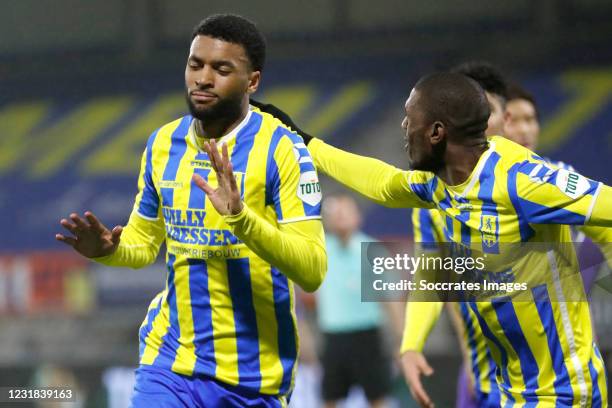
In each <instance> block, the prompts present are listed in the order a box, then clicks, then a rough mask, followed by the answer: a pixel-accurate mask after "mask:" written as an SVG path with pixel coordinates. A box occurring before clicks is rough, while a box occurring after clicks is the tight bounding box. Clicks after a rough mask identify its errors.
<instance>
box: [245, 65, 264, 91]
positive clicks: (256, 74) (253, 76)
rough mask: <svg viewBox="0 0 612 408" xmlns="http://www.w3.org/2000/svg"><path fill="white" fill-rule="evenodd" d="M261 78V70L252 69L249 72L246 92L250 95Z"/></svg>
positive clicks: (255, 89)
mask: <svg viewBox="0 0 612 408" xmlns="http://www.w3.org/2000/svg"><path fill="white" fill-rule="evenodd" d="M260 79H261V71H253V72H251V73H250V74H249V85H248V87H247V93H248V94H249V95H250V94H252V93H255V91H257V88H258V87H259V80H260Z"/></svg>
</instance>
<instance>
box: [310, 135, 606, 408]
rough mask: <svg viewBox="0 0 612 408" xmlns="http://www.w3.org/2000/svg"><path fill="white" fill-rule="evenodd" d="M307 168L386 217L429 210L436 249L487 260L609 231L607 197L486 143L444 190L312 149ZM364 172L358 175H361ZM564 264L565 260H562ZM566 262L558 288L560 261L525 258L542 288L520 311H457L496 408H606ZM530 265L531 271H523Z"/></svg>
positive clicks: (503, 306)
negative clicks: (388, 211) (467, 320)
mask: <svg viewBox="0 0 612 408" xmlns="http://www.w3.org/2000/svg"><path fill="white" fill-rule="evenodd" d="M309 149H310V151H311V154H312V156H313V158H314V160H315V164H316V165H317V168H318V169H319V170H321V171H323V172H325V173H326V174H328V175H330V176H332V177H333V178H334V179H336V180H338V181H340V182H342V183H343V184H345V185H347V186H348V187H350V188H353V189H354V190H355V191H357V192H359V193H361V194H363V195H365V196H366V197H368V198H370V199H372V200H373V201H376V202H379V203H381V204H383V205H387V206H392V207H421V208H437V209H438V210H439V211H440V212H441V213H442V214H443V218H444V224H445V229H446V232H447V233H446V239H447V240H449V241H450V242H454V243H456V244H460V245H461V246H463V247H467V248H477V249H478V250H479V251H480V252H485V253H487V254H492V255H495V254H496V253H498V252H499V249H500V244H501V243H506V244H509V243H524V242H546V243H557V242H559V243H561V242H570V231H569V226H567V225H562V224H575V225H581V224H586V223H589V224H591V225H598V226H603V227H611V226H612V211H611V210H610V209H609V208H608V207H606V206H605V205H604V203H605V202H610V201H609V200H612V188H610V187H608V186H605V185H603V184H601V183H598V182H595V181H592V180H589V179H587V178H585V177H582V176H580V175H578V174H576V173H573V172H569V171H568V170H565V169H558V168H553V167H552V166H550V165H548V164H547V163H546V162H545V161H544V160H543V159H541V158H540V157H538V156H536V155H534V154H533V153H532V152H531V151H529V150H527V149H525V148H523V147H521V146H520V145H518V144H516V143H513V142H511V141H509V140H507V139H504V138H501V137H492V138H491V139H490V140H489V148H488V150H487V151H486V152H484V153H483V154H482V155H481V157H480V159H479V161H478V163H477V165H476V167H475V168H474V170H473V172H472V174H471V175H470V177H469V178H468V179H467V180H466V181H465V182H464V183H462V184H460V185H456V186H450V185H447V184H446V183H444V181H443V180H441V179H440V178H439V177H437V176H435V175H434V174H432V173H429V172H422V171H402V170H399V169H397V168H395V167H393V166H390V165H387V164H385V163H383V162H380V161H378V160H375V159H369V158H365V157H360V156H357V155H354V154H350V153H347V152H343V151H341V150H339V149H335V148H333V147H331V146H328V145H326V144H325V143H323V142H322V141H320V140H317V139H315V140H313V141H312V142H311V143H310V145H309ZM363 169H367V170H368V171H367V172H363ZM563 255H567V254H563ZM570 255H571V256H570V259H569V260H565V261H568V263H569V265H570V266H573V267H575V268H576V269H575V272H576V273H575V274H574V275H573V276H576V277H577V278H578V281H577V282H578V285H579V287H577V286H576V283H577V282H576V280H575V279H574V280H572V279H565V280H560V279H559V276H560V275H559V274H560V271H559V270H558V268H559V265H561V260H560V259H558V258H556V257H551V256H550V254H547V253H537V252H535V251H534V252H533V253H530V254H528V256H529V259H528V261H529V263H530V264H532V265H538V267H540V268H542V269H540V270H538V272H539V273H540V274H541V275H543V276H550V277H551V278H552V281H553V282H552V284H551V285H539V286H537V287H534V288H533V289H532V290H531V293H530V299H531V300H530V301H528V302H525V301H522V302H515V301H511V300H512V299H493V300H492V301H489V302H467V305H468V306H469V311H470V313H471V314H472V315H473V316H474V317H475V321H476V322H477V324H478V326H479V327H480V328H481V330H482V333H483V336H484V337H485V338H486V342H487V345H488V349H489V350H490V353H491V356H492V357H493V359H494V361H495V364H496V366H497V380H498V383H499V386H500V390H501V404H502V405H506V404H508V405H509V406H525V405H526V406H534V405H540V406H554V405H559V406H572V405H573V404H576V405H580V406H591V405H594V406H597V405H604V406H605V405H606V404H607V393H606V386H605V374H604V366H603V361H602V360H601V356H600V355H599V352H598V351H597V348H596V347H595V345H594V342H593V334H592V331H591V320H590V313H589V305H588V303H587V302H586V299H585V298H584V297H583V301H575V300H567V301H566V295H567V293H568V292H576V291H583V289H582V284H581V281H580V278H579V275H578V273H577V271H578V269H577V262H576V259H575V258H576V257H575V253H572V254H570ZM532 262H533V263H532Z"/></svg>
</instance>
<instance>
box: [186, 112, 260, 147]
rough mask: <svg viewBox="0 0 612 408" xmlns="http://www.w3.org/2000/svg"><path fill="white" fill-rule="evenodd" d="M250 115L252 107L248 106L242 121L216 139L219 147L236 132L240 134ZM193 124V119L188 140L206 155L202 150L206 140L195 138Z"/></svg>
mask: <svg viewBox="0 0 612 408" xmlns="http://www.w3.org/2000/svg"><path fill="white" fill-rule="evenodd" d="M252 113H253V110H252V107H251V106H249V111H248V112H247V114H246V115H245V117H244V119H242V121H241V122H240V123H239V124H238V126H236V127H235V128H234V129H232V130H231V131H230V132H229V133H227V134H225V135H223V136H222V137H221V138H219V139H216V141H217V144H219V145H221V144H222V143H228V142H229V141H230V140H231V139H233V138H235V137H236V135H237V134H238V132H240V131H241V130H242V129H243V128H244V127H245V126H246V125H247V123H249V120H250V119H251V114H252ZM195 123H196V121H195V118H194V119H192V121H191V125H189V139H190V140H191V142H192V143H193V145H194V146H195V147H196V148H197V149H198V151H199V152H200V153H206V152H205V151H204V150H203V149H202V145H203V144H204V142H205V141H206V138H203V137H198V136H196V131H195Z"/></svg>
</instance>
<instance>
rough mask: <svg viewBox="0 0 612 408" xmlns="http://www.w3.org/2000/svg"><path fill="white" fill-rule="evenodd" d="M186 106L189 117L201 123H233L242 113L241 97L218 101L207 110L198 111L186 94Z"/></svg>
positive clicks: (187, 93)
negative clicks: (220, 121) (221, 121)
mask: <svg viewBox="0 0 612 408" xmlns="http://www.w3.org/2000/svg"><path fill="white" fill-rule="evenodd" d="M185 95H186V99H187V106H188V107H189V112H190V113H191V116H193V117H194V118H196V119H198V120H200V121H202V122H213V121H218V120H223V121H230V122H231V121H234V120H236V119H237V118H238V117H240V114H241V113H242V95H236V96H231V97H228V98H225V99H219V100H218V101H217V103H216V104H214V105H213V106H211V107H209V108H204V109H198V108H197V107H196V105H195V104H194V103H193V101H192V100H191V98H190V96H189V91H187V92H186V94H185Z"/></svg>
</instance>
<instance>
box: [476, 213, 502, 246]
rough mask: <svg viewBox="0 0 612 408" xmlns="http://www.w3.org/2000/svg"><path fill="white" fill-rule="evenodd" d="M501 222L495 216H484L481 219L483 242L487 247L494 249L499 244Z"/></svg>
mask: <svg viewBox="0 0 612 408" xmlns="http://www.w3.org/2000/svg"><path fill="white" fill-rule="evenodd" d="M498 225H499V222H498V220H497V216H495V215H484V214H483V215H482V216H481V218H480V232H481V234H482V242H483V243H484V244H485V245H486V246H487V247H492V246H493V245H495V244H496V243H497V240H498V238H497V237H498V231H497V226H498Z"/></svg>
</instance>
